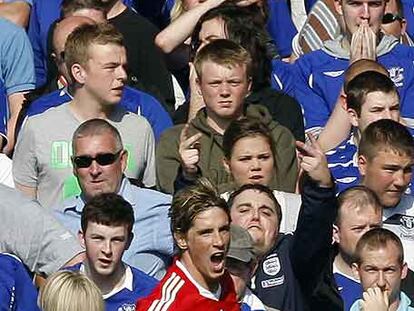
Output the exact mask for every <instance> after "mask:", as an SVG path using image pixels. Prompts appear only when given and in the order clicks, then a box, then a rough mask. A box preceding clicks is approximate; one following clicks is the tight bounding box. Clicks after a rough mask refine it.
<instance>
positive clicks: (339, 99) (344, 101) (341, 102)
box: [338, 88, 348, 111]
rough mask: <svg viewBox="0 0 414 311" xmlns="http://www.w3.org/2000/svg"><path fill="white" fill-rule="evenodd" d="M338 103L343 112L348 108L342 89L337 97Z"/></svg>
mask: <svg viewBox="0 0 414 311" xmlns="http://www.w3.org/2000/svg"><path fill="white" fill-rule="evenodd" d="M338 102H339V104H340V105H341V107H342V109H343V110H345V111H347V110H348V106H347V104H346V94H345V92H344V88H342V89H341V93H340V94H339V97H338Z"/></svg>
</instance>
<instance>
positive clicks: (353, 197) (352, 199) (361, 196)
mask: <svg viewBox="0 0 414 311" xmlns="http://www.w3.org/2000/svg"><path fill="white" fill-rule="evenodd" d="M347 203H348V204H350V205H351V207H352V208H360V209H368V208H372V209H374V211H375V212H376V213H380V214H382V205H381V203H380V201H379V199H378V196H377V195H376V193H375V192H374V191H372V190H371V189H369V188H368V187H366V186H363V185H358V186H354V187H351V188H348V189H346V190H344V191H342V192H341V193H340V194H339V196H338V213H337V215H336V220H335V224H337V225H339V224H340V222H341V218H342V215H343V214H346V212H347V211H344V210H343V206H344V205H345V204H347ZM348 206H349V205H348Z"/></svg>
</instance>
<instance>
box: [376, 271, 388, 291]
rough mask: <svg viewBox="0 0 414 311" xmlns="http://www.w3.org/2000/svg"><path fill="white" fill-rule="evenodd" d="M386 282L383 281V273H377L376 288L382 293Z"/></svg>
mask: <svg viewBox="0 0 414 311" xmlns="http://www.w3.org/2000/svg"><path fill="white" fill-rule="evenodd" d="M386 285H387V284H386V281H385V275H384V271H379V272H378V279H377V286H378V287H379V288H380V289H381V290H382V291H384V290H385V287H386Z"/></svg>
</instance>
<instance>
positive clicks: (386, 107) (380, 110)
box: [348, 91, 400, 132]
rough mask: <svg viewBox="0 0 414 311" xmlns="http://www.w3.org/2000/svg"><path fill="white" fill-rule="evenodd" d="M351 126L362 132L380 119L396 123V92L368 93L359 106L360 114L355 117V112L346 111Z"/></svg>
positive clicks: (397, 103) (397, 114)
mask: <svg viewBox="0 0 414 311" xmlns="http://www.w3.org/2000/svg"><path fill="white" fill-rule="evenodd" d="M348 114H349V115H350V117H351V122H352V125H353V126H356V127H358V129H359V130H360V131H361V132H363V131H364V130H365V129H366V128H367V126H368V125H370V124H371V123H372V122H375V121H377V120H381V119H391V120H393V121H396V122H398V121H399V119H400V101H399V98H398V95H397V93H396V92H391V93H384V92H381V91H376V92H371V93H368V94H367V95H366V97H365V101H364V103H363V104H362V105H361V114H360V116H357V114H356V112H355V110H353V109H348Z"/></svg>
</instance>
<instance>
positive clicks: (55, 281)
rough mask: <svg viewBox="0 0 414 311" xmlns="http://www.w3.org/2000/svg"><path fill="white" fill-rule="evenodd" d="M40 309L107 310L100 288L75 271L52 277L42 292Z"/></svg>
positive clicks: (46, 310) (57, 310)
mask: <svg viewBox="0 0 414 311" xmlns="http://www.w3.org/2000/svg"><path fill="white" fill-rule="evenodd" d="M39 307H40V308H41V309H42V310H43V311H63V310H65V311H83V310H88V311H104V310H105V304H104V301H103V298H102V293H101V291H100V290H99V288H98V287H97V286H96V285H95V284H94V283H93V282H92V281H91V280H89V279H88V278H87V277H86V276H85V275H83V274H82V273H80V272H75V271H59V272H57V273H55V274H53V275H52V276H50V277H49V278H48V279H47V282H46V284H45V286H44V287H43V288H42V289H41V290H40V295H39Z"/></svg>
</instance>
